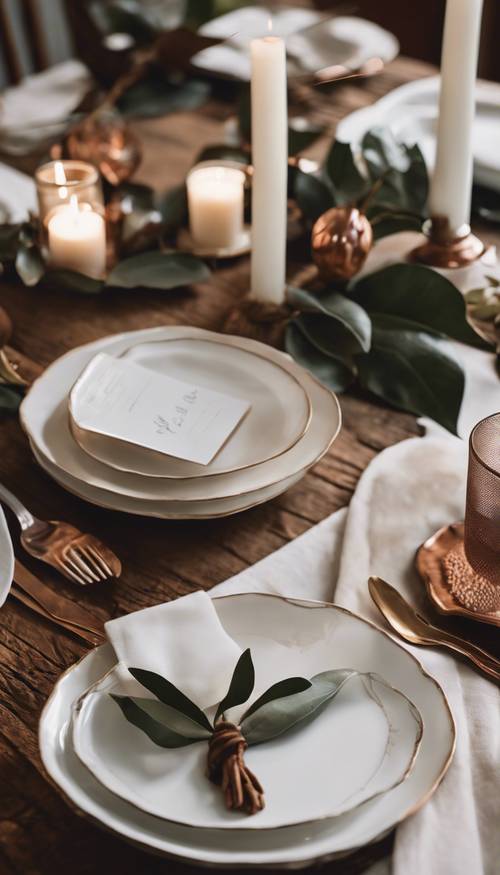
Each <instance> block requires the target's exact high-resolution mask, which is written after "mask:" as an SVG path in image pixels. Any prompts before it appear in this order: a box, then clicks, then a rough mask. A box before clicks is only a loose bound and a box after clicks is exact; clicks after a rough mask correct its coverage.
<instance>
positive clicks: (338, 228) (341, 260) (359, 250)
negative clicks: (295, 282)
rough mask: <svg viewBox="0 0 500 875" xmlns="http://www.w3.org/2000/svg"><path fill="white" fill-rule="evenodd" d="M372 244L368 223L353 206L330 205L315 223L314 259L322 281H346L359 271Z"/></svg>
mask: <svg viewBox="0 0 500 875" xmlns="http://www.w3.org/2000/svg"><path fill="white" fill-rule="evenodd" d="M372 243H373V232H372V226H371V225H370V222H369V221H368V219H367V218H366V216H365V215H364V214H363V213H360V211H359V210H358V209H357V208H356V207H333V208H332V209H331V210H327V211H326V213H323V215H322V216H320V217H319V219H318V220H317V221H316V222H315V224H314V226H313V229H312V236H311V245H312V257H313V261H314V262H315V264H316V265H317V267H318V269H319V272H320V276H321V278H322V279H323V280H325V281H328V282H330V281H331V280H341V281H342V282H347V280H350V279H351V277H353V276H355V275H356V274H357V273H358V271H360V270H361V268H362V267H363V264H364V263H365V260H366V256H367V255H368V253H369V251H370V249H371V247H372Z"/></svg>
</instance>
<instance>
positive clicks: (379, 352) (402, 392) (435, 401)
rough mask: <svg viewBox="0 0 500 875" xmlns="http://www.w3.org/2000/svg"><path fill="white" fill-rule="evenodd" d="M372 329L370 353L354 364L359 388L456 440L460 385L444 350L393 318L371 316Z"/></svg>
mask: <svg viewBox="0 0 500 875" xmlns="http://www.w3.org/2000/svg"><path fill="white" fill-rule="evenodd" d="M372 325H373V341H372V348H371V350H370V352H369V353H366V354H364V355H361V356H358V358H357V366H358V375H359V382H360V384H361V385H362V386H363V387H364V388H366V389H368V390H369V391H370V392H373V394H374V395H377V396H378V397H380V398H383V399H384V401H388V402H389V404H392V405H394V406H395V407H397V408H399V409H401V410H407V411H408V412H410V413H415V414H417V415H421V416H429V417H431V418H432V419H434V420H435V421H436V422H438V423H439V424H440V425H442V426H444V428H446V429H448V431H451V432H452V433H453V434H456V429H457V420H458V415H459V412H460V406H461V403H462V397H463V392H464V383H465V380H464V373H463V371H462V368H461V367H460V365H459V364H458V362H457V361H456V359H455V358H454V357H453V356H452V353H451V348H450V346H449V344H447V343H446V341H444V340H443V339H442V338H441V337H439V336H436V335H435V334H430V333H428V329H425V330H422V327H421V326H420V325H419V324H418V323H414V322H411V320H408V319H403V318H401V317H398V316H389V315H384V314H380V313H376V314H372Z"/></svg>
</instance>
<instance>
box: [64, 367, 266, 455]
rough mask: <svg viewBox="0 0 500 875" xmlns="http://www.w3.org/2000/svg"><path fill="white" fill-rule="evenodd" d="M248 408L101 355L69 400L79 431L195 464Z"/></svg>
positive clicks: (219, 394) (213, 449)
mask: <svg viewBox="0 0 500 875" xmlns="http://www.w3.org/2000/svg"><path fill="white" fill-rule="evenodd" d="M249 409H250V404H249V403H248V402H247V401H244V400H242V399H241V398H234V397H232V396H230V395H225V394H223V393H222V392H217V391H215V390H214V389H208V388H206V387H202V386H196V385H194V384H192V383H185V382H183V381H182V380H178V379H176V378H175V377H167V376H164V375H161V376H160V375H159V374H157V373H155V372H154V371H150V370H149V369H148V368H143V367H142V366H141V365H137V364H135V363H133V362H130V361H127V360H126V359H116V358H113V357H112V356H109V355H107V354H105V353H100V354H99V355H97V356H95V358H93V359H92V361H91V362H90V363H89V364H88V365H87V367H86V368H85V370H84V372H83V373H82V375H81V376H80V378H79V379H78V381H77V382H76V383H75V385H74V387H73V390H72V392H71V396H70V412H71V416H72V417H73V420H74V422H75V423H76V425H77V426H78V427H79V428H81V429H84V430H86V431H92V432H97V433H98V434H102V435H106V436H108V437H111V438H115V439H116V438H117V439H119V440H123V441H127V442H128V443H132V444H137V445H138V446H141V447H145V448H147V449H150V450H156V451H157V452H160V453H164V454H165V455H168V456H175V457H176V458H178V459H185V460H186V461H189V462H195V463H197V464H200V465H208V464H209V463H210V462H211V461H212V459H213V458H214V456H216V455H217V453H218V451H219V450H220V449H221V447H222V446H223V444H224V443H225V442H226V441H227V439H228V438H229V436H230V435H231V434H232V433H233V431H234V430H235V428H236V427H237V425H238V424H239V423H240V422H241V420H242V418H243V417H244V416H245V414H246V413H247V412H248V410H249Z"/></svg>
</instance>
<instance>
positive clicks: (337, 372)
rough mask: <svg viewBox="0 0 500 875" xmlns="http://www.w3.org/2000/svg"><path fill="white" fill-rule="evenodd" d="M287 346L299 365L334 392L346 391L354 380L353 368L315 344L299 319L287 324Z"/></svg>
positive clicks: (287, 349)
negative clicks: (306, 334) (302, 328)
mask: <svg viewBox="0 0 500 875" xmlns="http://www.w3.org/2000/svg"><path fill="white" fill-rule="evenodd" d="M285 348H286V351H287V352H288V353H289V354H290V355H291V356H292V358H294V359H295V361H296V362H298V363H299V365H302V367H304V368H306V370H308V371H310V372H311V373H312V374H314V376H315V377H317V378H318V380H320V381H321V382H322V383H323V384H324V385H325V386H327V387H328V389H331V390H332V391H333V392H344V391H345V389H347V387H348V386H350V385H351V383H352V382H353V380H354V376H355V375H354V371H353V368H352V367H351V366H350V365H349V364H347V363H345V362H341V361H340V360H339V359H337V358H333V356H330V355H326V354H325V353H324V352H321V351H320V350H319V349H318V348H317V347H316V346H314V345H313V344H312V343H311V342H310V341H309V340H308V339H307V337H306V336H305V335H304V333H303V331H302V330H301V327H300V323H299V321H298V320H294V321H293V322H290V323H289V324H288V325H287V328H286V334H285Z"/></svg>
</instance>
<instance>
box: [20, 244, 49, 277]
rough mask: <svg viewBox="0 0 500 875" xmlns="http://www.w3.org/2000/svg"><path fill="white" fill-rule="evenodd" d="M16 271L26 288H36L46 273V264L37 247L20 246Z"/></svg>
mask: <svg viewBox="0 0 500 875" xmlns="http://www.w3.org/2000/svg"><path fill="white" fill-rule="evenodd" d="M16 271H17V273H18V276H19V277H20V278H21V279H22V281H23V283H24V285H25V286H36V284H37V283H38V282H39V281H40V280H41V278H42V276H43V275H44V273H45V263H44V261H43V258H42V256H41V254H40V250H39V249H38V247H37V246H23V245H21V246H19V249H18V250H17V255H16Z"/></svg>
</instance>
